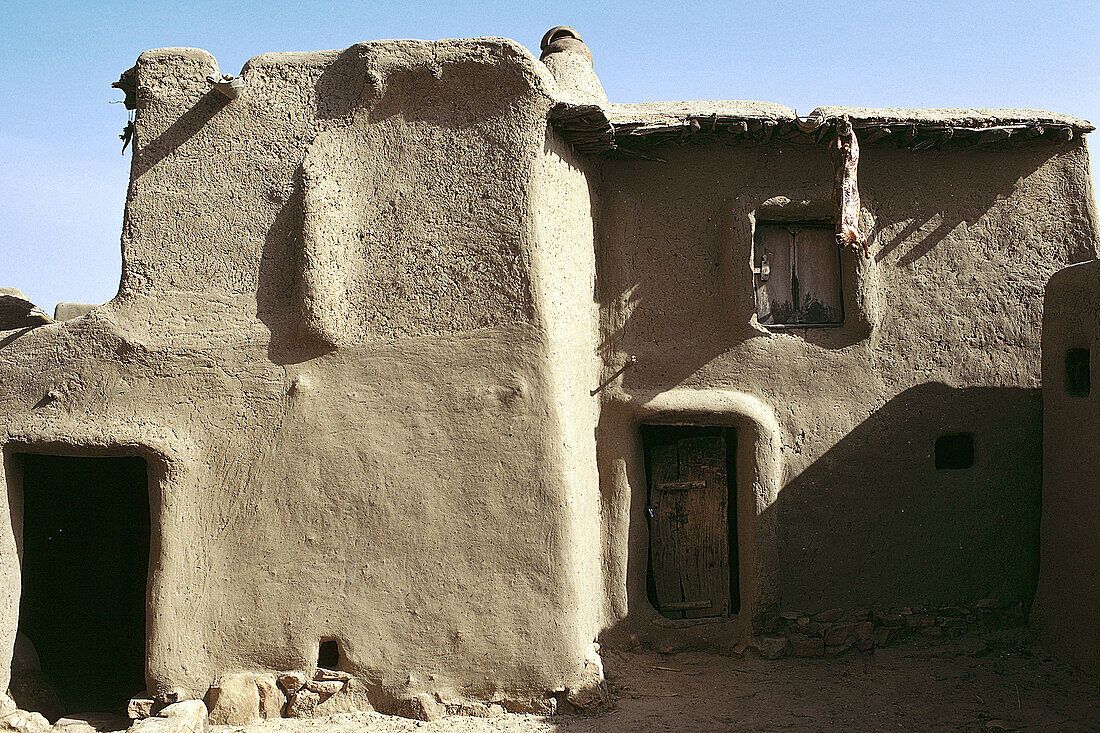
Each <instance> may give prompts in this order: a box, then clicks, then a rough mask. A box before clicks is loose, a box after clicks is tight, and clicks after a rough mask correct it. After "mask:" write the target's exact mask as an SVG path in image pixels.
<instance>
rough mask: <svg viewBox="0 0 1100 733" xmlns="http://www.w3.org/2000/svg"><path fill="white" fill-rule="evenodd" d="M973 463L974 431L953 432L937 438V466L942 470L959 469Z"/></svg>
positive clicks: (968, 466)
mask: <svg viewBox="0 0 1100 733" xmlns="http://www.w3.org/2000/svg"><path fill="white" fill-rule="evenodd" d="M973 465H974V434H973V433H952V434H951V435H942V436H940V437H939V438H937V439H936V468H938V469H940V470H941V471H959V470H962V469H964V468H970V467H971V466H973Z"/></svg>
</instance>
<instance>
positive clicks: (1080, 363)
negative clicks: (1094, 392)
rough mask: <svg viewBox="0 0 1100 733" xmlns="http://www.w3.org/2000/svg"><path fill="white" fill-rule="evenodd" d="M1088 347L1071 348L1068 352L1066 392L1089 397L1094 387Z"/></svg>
mask: <svg viewBox="0 0 1100 733" xmlns="http://www.w3.org/2000/svg"><path fill="white" fill-rule="evenodd" d="M1090 372H1091V369H1090V366H1089V350H1088V349H1070V350H1069V351H1067V352H1066V394H1069V395H1071V396H1073V397H1088V395H1089V392H1090V391H1091V389H1092V374H1091V373H1090Z"/></svg>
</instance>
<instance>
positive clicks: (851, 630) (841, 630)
mask: <svg viewBox="0 0 1100 733" xmlns="http://www.w3.org/2000/svg"><path fill="white" fill-rule="evenodd" d="M855 637H856V624H837V625H836V626H831V627H829V628H827V629H826V630H825V633H824V635H823V639H824V640H825V646H837V645H839V644H849V645H850V644H851V643H852V641H854V640H855Z"/></svg>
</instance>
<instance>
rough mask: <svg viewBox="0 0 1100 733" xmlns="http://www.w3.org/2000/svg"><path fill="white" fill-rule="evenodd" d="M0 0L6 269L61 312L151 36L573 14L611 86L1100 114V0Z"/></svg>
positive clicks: (112, 228)
mask: <svg viewBox="0 0 1100 733" xmlns="http://www.w3.org/2000/svg"><path fill="white" fill-rule="evenodd" d="M0 7H2V9H3V14H2V17H3V18H4V22H3V24H2V26H0V99H2V100H3V106H2V107H0V285H7V286H15V287H18V288H20V289H22V290H23V291H24V292H25V293H27V295H28V296H29V297H30V298H31V299H32V300H34V301H35V302H36V303H38V304H39V305H41V306H42V307H43V308H45V309H46V310H51V309H52V308H53V305H54V303H56V302H57V301H74V302H103V301H106V300H109V299H110V298H112V297H113V296H114V294H115V292H116V290H117V288H118V277H119V268H120V256H119V236H120V233H121V228H122V207H123V202H124V200H125V196H126V185H127V181H128V174H129V160H130V156H129V152H127V154H126V155H125V156H122V155H120V153H119V150H120V141H119V139H118V134H119V132H120V131H121V129H122V127H123V125H124V124H125V122H126V110H125V109H124V108H123V107H122V105H121V104H111V103H110V102H112V101H113V100H117V99H120V98H121V94H120V93H119V92H118V91H117V90H113V89H111V86H110V85H111V82H113V81H115V80H116V79H117V78H118V75H119V73H120V72H122V71H123V70H124V69H126V68H128V67H130V66H131V65H132V64H133V62H134V59H136V58H137V55H138V54H139V53H141V52H142V51H143V50H145V49H148V48H157V47H163V46H194V47H198V48H204V49H206V50H208V51H210V52H211V53H212V54H214V56H215V57H216V58H217V59H218V63H219V65H220V67H221V69H222V71H223V72H225V73H236V72H237V71H238V70H239V69H240V68H241V66H242V65H243V64H244V62H245V61H247V60H248V59H249V58H250V57H252V56H255V55H256V54H259V53H263V52H267V51H306V50H318V49H326V48H343V47H346V46H349V45H351V44H353V43H356V42H358V41H367V40H374V39H381V38H427V39H434V38H464V37H472V36H485V35H488V36H505V37H508V38H513V39H515V40H517V41H519V42H520V43H523V44H524V45H526V46H527V47H528V48H530V49H532V50H533V51H535V53H536V54H537V48H538V42H539V39H540V38H541V37H542V34H543V32H545V31H546V30H547V29H548V28H550V27H552V26H554V25H572V26H574V27H575V28H577V29H578V30H579V31H580V33H581V34H582V35H583V36H584V38H585V41H586V42H588V44H589V46H590V47H591V48H592V51H593V54H594V55H595V59H596V71H597V72H598V73H599V75H600V78H601V79H602V81H603V84H604V87H605V88H606V90H607V93H608V95H609V96H610V98H611V99H612V100H613V101H619V102H641V101H651V100H662V99H666V100H672V99H755V100H764V101H771V102H778V103H780V104H785V105H787V106H789V107H794V108H796V109H797V110H799V112H801V113H807V112H809V111H810V110H812V109H813V108H814V107H817V106H819V105H826V104H838V105H853V106H868V107H1024V108H1033V109H1047V110H1053V111H1057V112H1064V113H1067V114H1073V115H1076V116H1078V117H1084V118H1086V119H1090V120H1092V121H1093V122H1094V123H1096V122H1100V50H1098V49H1100V2H1098V1H1097V0H1091V1H1085V0H1063V1H1061V2H1047V1H1046V0H1033V1H1032V2H1012V1H1007V2H986V1H985V0H969V1H968V2H942V1H934V2H920V3H918V2H873V1H866V2H835V3H827V2H815V3H808V2H787V1H785V0H771V1H770V2H757V1H756V0H744V1H743V2H736V3H719V2H678V3H645V2H617V1H616V2H591V1H589V2H539V3H533V2H514V3H489V2H419V1H417V0H406V1H405V2H389V1H384V2H365V1H364V0H359V1H358V2H348V3H341V2H330V3H322V2H313V1H311V0H297V1H295V2H285V1H283V0H268V1H266V2H257V1H255V0H235V2H216V3H215V2H205V1H203V2H188V3H178V4H177V3H169V2H157V0H145V1H144V2H113V1H112V0H103V1H102V2H98V3H92V2H80V3H77V2H54V3H44V4H38V3H34V2H21V3H20V2H15V0H4V2H3V5H2V6H0ZM1098 134H1100V133H1098ZM1096 140H1100V138H1096V137H1094V138H1093V145H1092V147H1093V149H1094V150H1100V147H1098V146H1100V142H1096ZM1097 155H1100V153H1098V154H1097ZM1096 179H1097V176H1096V172H1095V171H1094V173H1093V180H1094V181H1096Z"/></svg>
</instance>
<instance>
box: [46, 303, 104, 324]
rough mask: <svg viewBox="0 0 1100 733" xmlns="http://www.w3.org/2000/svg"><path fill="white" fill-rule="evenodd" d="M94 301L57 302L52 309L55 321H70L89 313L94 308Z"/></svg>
mask: <svg viewBox="0 0 1100 733" xmlns="http://www.w3.org/2000/svg"><path fill="white" fill-rule="evenodd" d="M96 305H97V304H96V303H58V304H57V305H55V306H54V309H53V319H54V320H55V321H71V320H73V319H74V318H80V317H81V316H84V315H87V314H88V313H91V312H92V310H94V309H95V308H96Z"/></svg>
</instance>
